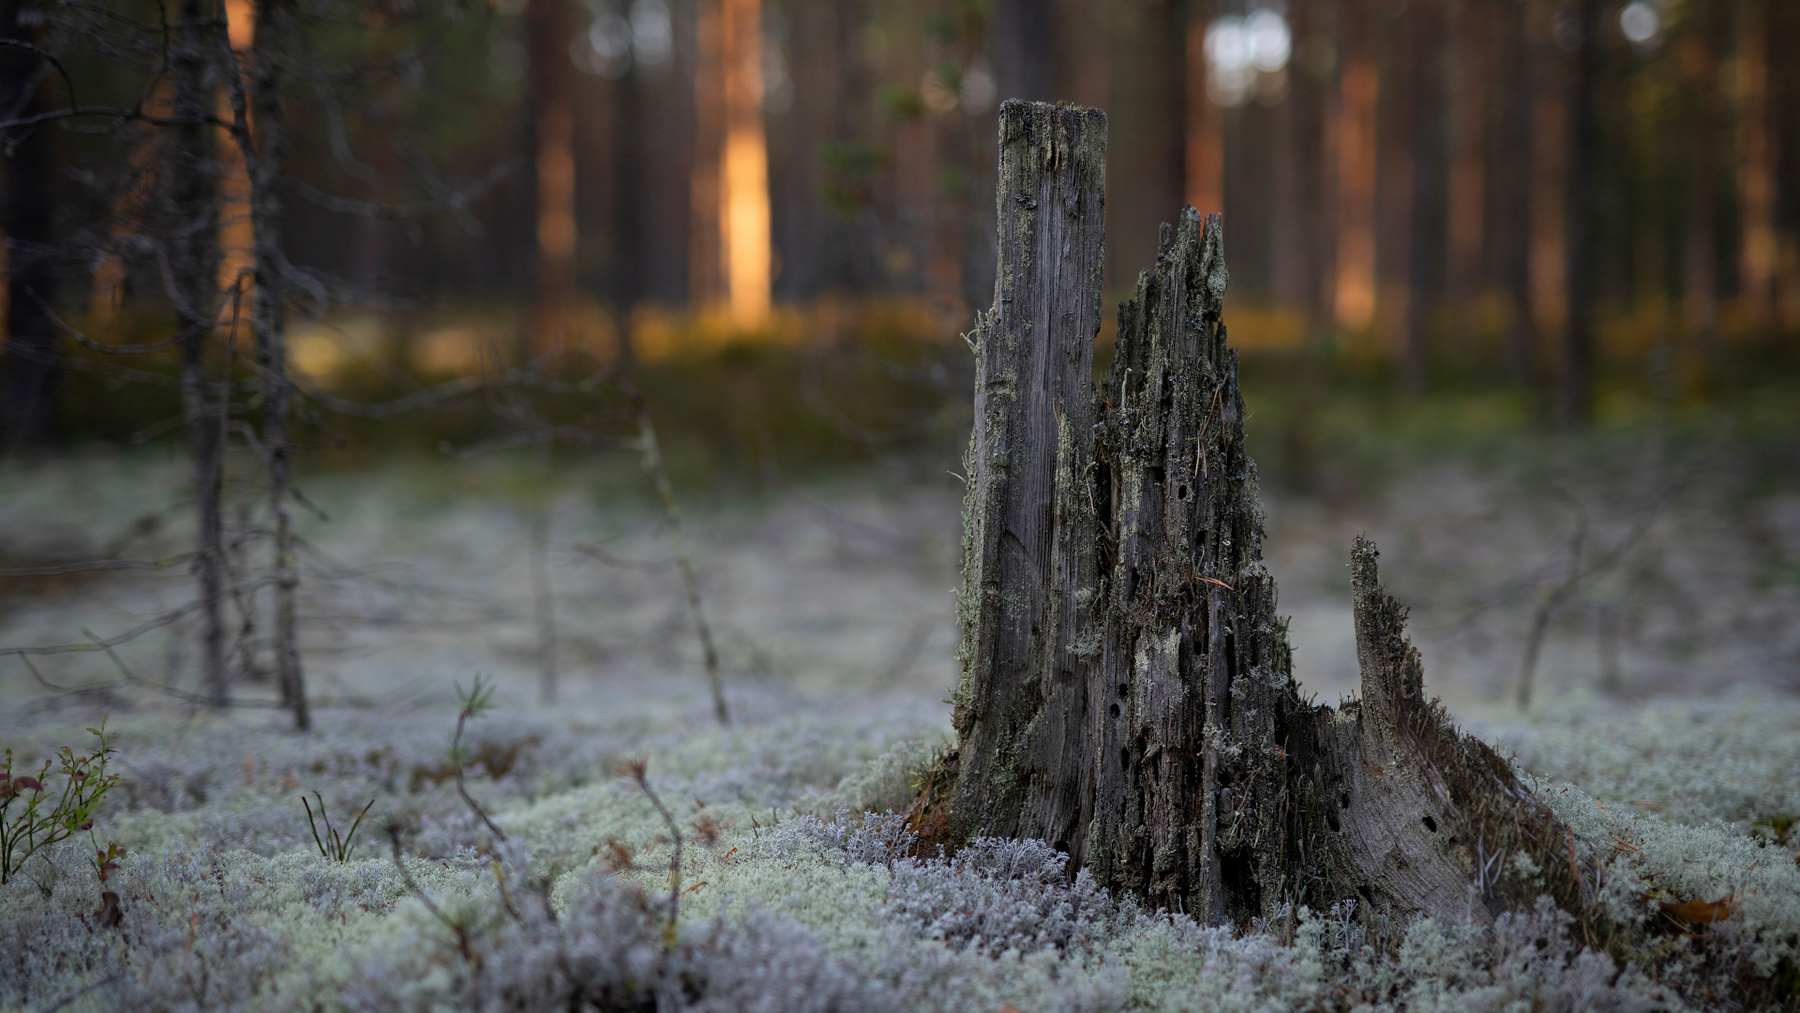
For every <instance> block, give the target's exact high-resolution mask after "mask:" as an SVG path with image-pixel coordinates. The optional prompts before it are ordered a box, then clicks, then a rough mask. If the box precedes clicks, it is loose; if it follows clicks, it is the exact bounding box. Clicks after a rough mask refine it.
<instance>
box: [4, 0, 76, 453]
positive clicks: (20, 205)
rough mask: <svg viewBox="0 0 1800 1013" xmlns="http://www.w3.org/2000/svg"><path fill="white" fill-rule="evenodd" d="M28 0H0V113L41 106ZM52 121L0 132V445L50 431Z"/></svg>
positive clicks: (39, 438)
mask: <svg viewBox="0 0 1800 1013" xmlns="http://www.w3.org/2000/svg"><path fill="white" fill-rule="evenodd" d="M30 6H31V5H30V4H29V3H28V2H27V0H0V40H5V41H6V42H8V43H13V45H0V120H10V119H20V118H24V117H27V116H31V115H34V114H37V113H41V112H43V111H44V102H43V91H44V87H45V82H46V81H47V80H49V79H50V78H51V77H52V75H51V73H50V66H49V64H48V63H46V62H45V61H44V60H43V59H42V58H40V57H39V56H38V55H37V53H35V52H33V51H32V50H31V48H29V47H30V46H32V45H34V44H35V43H36V42H37V36H38V34H39V32H40V31H41V29H40V28H39V27H38V25H39V23H40V22H41V15H42V12H41V11H33V10H30ZM55 131H56V126H55V125H54V124H52V123H37V124H33V125H31V126H27V127H18V128H15V129H13V130H9V131H5V132H4V135H3V136H0V162H3V165H4V168H3V169H0V172H3V173H4V177H3V178H4V179H5V184H4V186H5V194H4V196H0V230H3V231H4V235H0V241H4V242H5V243H6V254H5V260H4V263H5V265H6V272H5V273H6V285H7V302H6V335H5V339H4V347H0V450H6V449H8V448H11V449H14V450H27V449H36V448H41V447H43V446H45V445H46V444H49V443H51V442H52V441H53V440H54V439H55V436H56V394H57V387H58V386H59V383H60V379H61V377H60V373H61V370H60V369H59V367H58V365H57V341H56V330H55V324H54V322H53V321H52V320H51V317H50V306H51V304H52V303H54V302H55V300H56V273H55V270H54V267H53V265H52V263H51V258H50V247H51V245H52V243H53V242H54V241H55V237H54V236H53V235H52V234H51V228H52V225H51V210H52V208H53V202H52V186H53V181H52V175H53V173H54V172H55V167H54V164H53V162H54V158H53V156H54V151H53V150H52V147H53V144H54V138H55Z"/></svg>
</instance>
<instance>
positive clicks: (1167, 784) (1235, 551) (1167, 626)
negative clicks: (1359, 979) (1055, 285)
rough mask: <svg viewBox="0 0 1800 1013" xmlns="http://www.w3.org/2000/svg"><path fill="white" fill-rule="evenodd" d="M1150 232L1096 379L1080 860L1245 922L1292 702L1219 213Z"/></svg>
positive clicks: (1272, 840)
mask: <svg viewBox="0 0 1800 1013" xmlns="http://www.w3.org/2000/svg"><path fill="white" fill-rule="evenodd" d="M1161 246H1162V249H1161V251H1160V253H1159V255H1158V257H1157V263H1156V267H1155V269H1154V270H1153V271H1146V272H1144V273H1143V274H1141V275H1139V278H1138V290H1137V296H1136V298H1134V299H1132V300H1131V301H1129V302H1127V303H1125V304H1124V305H1123V306H1121V307H1120V308H1119V330H1118V340H1117V344H1116V346H1115V352H1114V359H1113V365H1112V369H1111V372H1110V374H1109V376H1108V377H1107V380H1106V384H1105V397H1106V402H1107V404H1108V408H1107V411H1106V415H1105V419H1104V424H1103V427H1102V435H1101V438H1100V440H1099V444H1098V466H1097V468H1096V469H1095V481H1096V484H1097V485H1099V486H1100V487H1101V488H1103V489H1104V492H1105V500H1106V506H1105V508H1104V510H1105V515H1104V516H1103V517H1102V518H1101V522H1102V523H1101V530H1100V537H1101V540H1102V542H1103V543H1104V545H1105V555H1106V563H1107V565H1106V567H1105V573H1106V575H1107V576H1106V586H1105V598H1104V605H1105V608H1104V610H1103V629H1104V634H1103V638H1102V645H1103V646H1102V662H1101V666H1100V668H1101V674H1102V675H1103V677H1104V678H1103V680H1102V682H1097V683H1096V692H1103V693H1104V694H1105V695H1106V697H1107V705H1106V706H1105V707H1104V708H1101V709H1098V710H1097V711H1096V712H1095V719H1096V720H1095V724H1094V729H1093V736H1092V737H1093V739H1094V741H1095V743H1096V744H1097V753H1098V755H1097V757H1096V759H1095V766H1096V782H1097V783H1096V791H1097V801H1096V803H1095V818H1094V820H1093V822H1092V823H1091V824H1090V827H1089V832H1088V835H1087V854H1086V860H1087V862H1088V864H1089V866H1090V867H1091V868H1092V869H1093V870H1094V874H1095V875H1096V877H1097V878H1099V879H1100V880H1101V881H1102V882H1105V883H1109V884H1113V885H1118V886H1122V887H1128V888H1130V889H1132V890H1134V891H1136V892H1139V893H1141V894H1143V895H1144V896H1146V897H1148V898H1149V899H1151V900H1152V901H1155V902H1157V903H1159V904H1164V905H1167V906H1170V907H1174V908H1178V909H1182V910H1186V911H1189V912H1191V913H1193V914H1195V915H1197V916H1200V917H1203V918H1206V919H1209V920H1214V921H1217V920H1222V919H1227V918H1231V919H1242V918H1244V917H1249V916H1251V915H1254V914H1258V913H1261V910H1262V908H1263V906H1264V905H1263V899H1264V898H1265V897H1269V898H1273V897H1275V896H1276V895H1277V894H1278V893H1279V892H1280V891H1281V888H1282V870H1281V868H1280V863H1279V862H1278V861H1275V860H1273V859H1272V858H1271V856H1279V855H1282V854H1284V853H1285V852H1286V850H1287V841H1286V839H1285V836H1286V833H1287V826H1286V824H1285V822H1284V821H1283V820H1282V819H1281V818H1280V816H1281V814H1282V812H1283V807H1284V806H1285V805H1287V804H1288V799H1287V797H1286V794H1285V792H1286V789H1287V784H1286V778H1285V776H1284V761H1283V760H1282V759H1281V756H1282V754H1283V753H1284V752H1285V749H1284V741H1285V738H1284V736H1285V732H1286V730H1287V727H1288V725H1289V724H1290V722H1291V720H1292V717H1293V715H1294V714H1295V713H1296V712H1297V711H1298V710H1299V709H1300V705H1299V701H1298V699H1297V696H1296V693H1295V691H1294V685H1293V679H1292V676H1291V674H1290V659H1291V654H1290V651H1289V649H1288V645H1287V638H1286V630H1285V627H1284V625H1283V624H1282V622H1281V621H1280V619H1279V618H1278V617H1277V616H1276V614H1275V585H1274V581H1273V580H1272V579H1271V578H1270V577H1269V576H1268V572H1267V571H1266V570H1265V569H1264V568H1263V565H1262V509H1261V506H1260V504H1259V502H1258V499H1257V493H1256V467H1255V465H1254V464H1253V463H1251V461H1250V459H1249V457H1248V455H1246V454H1245V453H1244V426H1243V419H1244V404H1243V396H1242V395H1241V394H1240V393H1239V391H1238V384H1237V354H1236V353H1235V352H1233V351H1232V350H1231V349H1230V348H1228V347H1227V346H1226V341H1225V325H1224V323H1223V320H1222V311H1223V299H1224V294H1225V285H1226V280H1227V272H1226V268H1225V257H1224V240H1223V235H1222V232H1221V228H1220V222H1219V216H1218V215H1216V214H1215V215H1210V216H1206V217H1204V218H1203V217H1202V216H1201V215H1200V213H1199V212H1197V211H1195V210H1194V209H1192V208H1187V209H1185V210H1184V211H1183V212H1182V215H1181V218H1180V220H1179V222H1178V223H1177V224H1176V225H1175V226H1174V227H1173V228H1170V227H1169V226H1164V232H1163V242H1162V244H1161ZM1097 491H1098V490H1097ZM1102 683H1103V684H1102Z"/></svg>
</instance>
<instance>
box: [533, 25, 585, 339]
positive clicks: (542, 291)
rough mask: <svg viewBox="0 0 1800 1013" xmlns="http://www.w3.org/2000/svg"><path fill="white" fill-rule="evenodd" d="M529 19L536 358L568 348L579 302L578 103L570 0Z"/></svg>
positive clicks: (534, 336) (534, 335)
mask: <svg viewBox="0 0 1800 1013" xmlns="http://www.w3.org/2000/svg"><path fill="white" fill-rule="evenodd" d="M525 15H526V16H525V25H526V36H527V38H528V39H529V45H528V48H529V51H530V53H531V103H532V106H531V113H532V127H533V134H534V140H535V141H536V145H535V147H534V150H533V156H534V157H533V165H534V167H535V168H536V170H537V229H536V238H537V266H536V270H535V272H534V273H533V276H532V277H533V293H532V306H531V341H530V354H532V355H534V356H535V355H543V354H544V353H546V352H548V351H550V350H551V349H552V348H554V347H556V346H558V345H559V344H562V343H564V341H565V339H566V335H565V334H564V333H563V332H564V331H565V329H566V328H567V327H568V325H569V319H568V317H569V310H570V309H571V308H572V307H573V306H574V303H575V289H576V286H575V242H576V225H575V102H574V96H573V95H572V94H571V89H570V81H569V77H570V71H571V70H572V69H573V68H572V67H571V65H570V63H569V36H570V28H569V2H568V0H531V4H530V6H529V7H527V8H526V12H525Z"/></svg>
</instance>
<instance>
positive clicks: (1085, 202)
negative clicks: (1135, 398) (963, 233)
mask: <svg viewBox="0 0 1800 1013" xmlns="http://www.w3.org/2000/svg"><path fill="white" fill-rule="evenodd" d="M1105 193H1106V115H1105V114H1104V113H1101V112H1098V111H1096V110H1092V109H1079V108H1075V107H1072V106H1052V105H1047V104H1044V103H1036V102H1019V101H1008V102H1006V103H1005V104H1003V105H1002V106H1001V107H1000V181H999V187H998V204H999V207H998V212H999V237H998V238H999V276H998V280H997V281H996V283H995V298H994V305H993V307H992V308H991V309H990V310H989V311H988V313H987V314H986V316H985V317H984V318H982V319H980V320H978V321H977V325H976V329H975V333H974V335H973V343H974V346H975V359H976V372H975V431H974V435H973V437H972V439H971V446H970V476H969V482H970V485H969V493H968V499H967V503H966V511H967V520H966V524H967V528H966V531H965V544H964V552H965V572H964V582H963V590H962V603H961V611H962V613H963V620H964V632H965V639H964V668H965V674H964V678H963V681H962V684H961V686H960V687H959V690H958V692H957V697H956V714H955V722H956V729H957V733H958V735H959V736H960V737H961V740H962V743H963V746H962V748H961V750H960V756H961V761H962V765H963V770H964V771H965V772H966V773H967V776H966V777H964V778H962V779H961V780H960V781H959V788H958V794H957V795H956V798H955V802H954V810H953V811H954V812H955V814H956V815H955V817H954V818H955V826H956V831H957V832H958V833H959V834H961V835H963V836H972V835H975V834H990V835H997V836H1008V837H1011V836H1029V837H1039V838H1042V839H1044V840H1048V841H1052V842H1054V843H1055V844H1056V845H1057V846H1058V847H1060V848H1064V849H1067V848H1069V847H1071V845H1072V844H1073V843H1074V842H1075V841H1076V840H1078V839H1079V838H1078V837H1077V836H1075V835H1076V834H1077V832H1078V831H1079V830H1080V828H1081V827H1082V826H1083V824H1084V823H1085V822H1086V820H1087V817H1088V812H1087V809H1086V803H1085V801H1084V800H1085V799H1087V798H1090V797H1091V795H1092V792H1091V791H1090V790H1088V788H1087V786H1086V785H1085V784H1084V782H1083V777H1084V772H1085V770H1086V768H1087V767H1088V764H1087V763H1086V762H1085V760H1084V758H1083V756H1082V750H1081V744H1082V740H1083V738H1084V730H1085V725H1086V722H1087V703H1088V701H1087V692H1088V682H1089V673H1090V670H1091V669H1092V668H1093V665H1094V663H1095V661H1096V660H1097V655H1096V652H1094V651H1093V650H1092V649H1091V646H1089V645H1087V644H1086V643H1085V641H1084V640H1083V637H1084V635H1085V634H1086V633H1087V631H1088V629H1089V624H1090V619H1089V617H1090V613H1091V611H1092V607H1093V604H1094V602H1093V600H1092V597H1093V585H1094V543H1093V538H1092V529H1093V504H1092V503H1091V501H1090V500H1089V498H1088V497H1087V495H1086V494H1085V492H1083V491H1082V490H1083V485H1082V476H1083V474H1084V473H1085V471H1086V469H1087V468H1088V466H1089V464H1090V462H1091V461H1092V460H1093V445H1094V419H1093V361H1094V358H1093V357H1094V338H1095V336H1096V335H1097V334H1098V333H1099V330H1100V270H1101V264H1102V261H1103V253H1104V250H1103V248H1102V245H1101V244H1102V236H1103V234H1104V231H1105Z"/></svg>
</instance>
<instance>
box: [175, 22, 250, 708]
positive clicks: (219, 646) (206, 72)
mask: <svg viewBox="0 0 1800 1013" xmlns="http://www.w3.org/2000/svg"><path fill="white" fill-rule="evenodd" d="M211 16H212V12H211V10H210V5H209V4H206V3H204V2H203V0H183V3H182V6H181V19H180V22H179V24H180V27H179V28H178V29H177V30H176V32H175V39H174V44H173V46H172V47H171V50H170V54H169V67H170V76H171V77H172V78H173V79H174V82H175V103H174V107H175V113H176V116H177V117H178V118H181V119H186V120H190V121H191V122H186V123H182V124H181V125H179V126H176V127H174V128H173V132H174V137H173V141H174V144H173V149H174V158H173V159H172V164H171V165H170V170H171V171H170V177H171V185H172V190H173V193H172V194H171V196H172V198H173V206H172V207H171V208H170V211H171V212H172V215H171V219H172V220H171V222H170V225H171V228H170V229H169V232H170V234H171V235H172V236H173V237H174V241H173V243H172V246H173V250H172V254H173V255H172V256H171V258H170V260H171V262H172V265H173V267H174V275H175V287H176V291H177V292H178V293H179V294H180V297H181V302H180V304H179V305H178V306H177V307H176V310H175V326H176V329H177V333H178V334H179V335H180V339H181V340H180V345H181V398H182V411H183V417H184V421H185V423H186V425H187V432H188V447H189V452H190V454H191V455H192V457H193V461H192V467H193V481H194V521H195V537H194V542H195V549H196V550H197V552H198V556H197V558H196V559H195V562H194V569H195V572H196V575H197V577H198V579H199V584H200V664H201V683H202V695H203V696H204V697H205V698H206V700H207V701H208V702H209V703H210V704H211V705H212V706H214V707H223V706H225V705H226V704H227V702H229V689H228V686H227V677H226V665H225V615H224V609H225V602H224V598H225V565H226V560H225V550H224V515H223V513H222V503H221V501H222V499H223V495H224V469H223V466H222V464H223V462H222V454H223V451H224V443H223V437H224V429H223V421H224V420H223V419H222V418H221V417H220V413H222V412H224V411H226V410H227V405H226V404H224V403H223V402H222V401H221V400H215V398H214V396H213V389H212V388H213V386H214V381H213V379H212V377H211V376H210V375H209V370H208V369H207V365H206V349H207V345H208V344H209V343H210V341H211V339H212V336H213V332H214V328H216V327H217V326H218V324H219V322H220V298H219V284H218V282H219V278H220V273H221V272H220V263H221V260H222V255H221V249H220V223H219V176H218V170H217V165H218V152H217V150H216V147H215V145H214V136H213V135H214V130H213V129H212V128H211V127H209V126H207V125H205V124H204V123H202V122H200V121H201V119H202V118H204V117H205V116H206V115H207V114H209V113H211V112H212V111H213V107H214V102H213V95H214V89H215V88H216V86H217V75H216V73H215V70H216V69H217V67H218V54H219V40H218V39H217V38H216V29H214V28H213V27H212V24H211ZM236 282H237V279H236V278H235V277H234V278H231V279H229V282H228V283H229V284H232V285H233V286H234V287H235V285H236ZM236 308H237V300H236V299H233V300H232V301H231V309H230V312H231V317H232V318H231V321H230V322H231V323H232V324H235V323H236V317H237V313H236ZM229 379H230V378H229V377H225V380H226V381H227V382H228V381H229Z"/></svg>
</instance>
